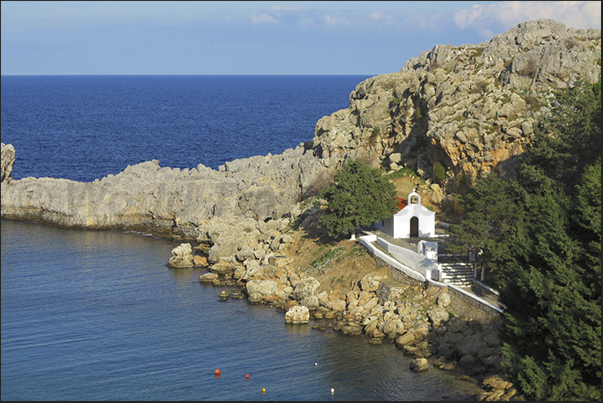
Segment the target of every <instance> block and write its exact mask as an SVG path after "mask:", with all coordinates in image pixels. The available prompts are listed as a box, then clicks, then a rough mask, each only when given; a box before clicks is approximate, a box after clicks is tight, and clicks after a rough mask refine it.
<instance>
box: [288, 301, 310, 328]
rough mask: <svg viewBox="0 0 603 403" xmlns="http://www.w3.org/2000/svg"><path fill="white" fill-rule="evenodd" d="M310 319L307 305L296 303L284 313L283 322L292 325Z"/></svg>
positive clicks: (306, 321)
mask: <svg viewBox="0 0 603 403" xmlns="http://www.w3.org/2000/svg"><path fill="white" fill-rule="evenodd" d="M309 321H310V311H309V310H308V307H305V306H303V305H296V306H294V307H292V308H290V309H289V310H288V311H287V313H285V322H286V323H291V324H294V325H297V324H303V323H308V322H309Z"/></svg>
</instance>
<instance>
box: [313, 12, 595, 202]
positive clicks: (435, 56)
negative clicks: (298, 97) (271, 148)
mask: <svg viewBox="0 0 603 403" xmlns="http://www.w3.org/2000/svg"><path fill="white" fill-rule="evenodd" d="M600 77H601V31H600V30H598V29H589V30H576V29H571V28H570V29H566V27H565V25H564V24H562V23H559V22H556V21H552V20H537V21H528V22H525V23H521V24H519V25H518V26H516V27H515V28H513V29H511V30H509V31H507V32H505V33H503V34H501V35H498V36H496V37H494V38H493V39H492V40H490V41H489V42H483V43H480V44H477V45H463V46H459V47H454V46H450V45H438V46H435V47H434V48H433V49H432V50H431V51H425V52H422V53H421V54H420V55H419V56H418V57H415V58H412V59H410V60H409V61H407V62H406V64H405V65H404V67H403V68H402V69H401V70H400V71H399V72H397V73H392V74H385V75H380V76H376V77H373V78H370V79H368V80H366V81H364V82H362V83H360V84H358V86H357V87H356V89H355V90H354V91H353V92H352V93H351V94H350V107H349V108H347V109H343V110H340V111H337V112H335V113H333V114H332V115H330V116H326V117H323V118H322V119H320V120H319V121H318V123H317V124H316V132H315V137H314V142H313V146H314V148H315V151H316V153H317V155H319V156H320V157H321V158H322V159H324V163H325V165H326V166H330V167H333V166H339V165H340V164H341V163H342V161H344V160H345V159H346V158H350V157H360V158H363V159H365V160H368V161H371V162H372V164H373V165H375V166H377V165H381V166H385V167H387V168H389V169H392V170H397V169H399V168H401V167H409V168H411V169H413V170H416V171H417V172H418V173H419V174H420V175H421V176H423V177H424V178H426V179H430V180H432V181H436V175H435V173H434V167H435V166H436V164H437V163H439V164H440V165H442V166H443V167H444V168H445V170H446V177H445V178H444V179H442V178H440V179H439V180H438V181H439V182H440V184H441V185H442V186H443V187H444V188H445V190H446V191H447V192H458V191H463V190H464V189H466V188H467V186H470V185H472V184H473V183H474V181H475V180H476V179H477V178H480V177H483V176H485V175H486V174H488V173H489V172H491V171H496V172H498V173H499V174H500V175H505V174H508V173H510V171H511V169H512V164H511V163H512V162H513V160H514V157H515V156H517V155H519V154H520V153H522V152H523V151H524V150H525V148H526V146H527V145H528V144H529V143H530V141H531V140H532V135H533V124H534V123H536V122H537V121H538V120H539V119H543V118H546V115H547V113H548V112H549V110H550V108H551V107H552V105H551V101H552V99H553V98H552V97H553V91H554V90H555V89H558V88H567V87H570V86H572V85H573V84H574V83H575V81H576V80H577V79H578V78H582V79H585V80H587V81H589V82H591V83H594V82H597V81H598V80H599V79H600Z"/></svg>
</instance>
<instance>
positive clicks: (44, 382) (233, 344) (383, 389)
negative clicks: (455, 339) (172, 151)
mask: <svg viewBox="0 0 603 403" xmlns="http://www.w3.org/2000/svg"><path fill="white" fill-rule="evenodd" d="M1 227H2V237H1V239H2V245H1V251H2V260H1V261H2V316H1V319H2V343H1V347H2V352H1V354H2V388H1V391H2V392H1V393H2V400H370V401H373V400H463V399H467V398H468V397H469V394H468V393H469V392H467V390H466V389H465V388H466V386H465V384H464V383H463V382H459V381H456V380H455V379H454V376H453V375H452V374H450V373H445V372H441V371H438V370H435V369H433V368H432V369H430V370H429V371H428V372H426V373H420V374H417V373H413V372H411V371H410V370H409V368H408V364H409V362H410V359H409V358H408V357H406V356H404V355H403V354H402V351H401V350H399V349H396V347H395V346H394V345H392V344H391V343H384V344H383V345H380V346H372V345H369V344H368V343H367V342H366V339H365V338H364V336H357V337H349V336H343V335H341V334H340V333H337V332H334V331H333V330H331V329H327V330H326V331H320V330H316V329H311V327H310V325H286V324H285V323H284V314H283V313H279V312H277V311H276V310H274V309H271V308H267V307H265V306H256V305H250V304H248V303H247V301H246V300H245V299H242V300H228V301H221V300H220V299H219V298H218V294H219V293H220V292H221V291H222V290H223V288H219V287H212V286H204V285H201V284H200V283H199V281H198V279H199V275H200V274H202V273H203V272H202V271H201V270H192V269H185V270H171V269H169V268H167V267H166V265H165V263H166V262H167V260H168V258H169V256H171V254H170V251H171V249H172V248H173V247H174V246H176V243H174V242H171V241H168V240H165V239H158V238H155V237H151V236H146V235H143V234H135V233H122V232H118V231H79V230H66V229H59V228H54V227H49V226H45V225H40V224H36V223H27V222H17V221H9V220H2V224H1ZM315 363H316V364H317V365H315ZM218 367H219V368H220V370H221V371H222V375H221V376H220V378H216V377H215V376H214V370H215V369H216V368H218ZM246 374H249V375H250V378H249V379H248V380H247V379H246V378H245V375H246ZM262 388H266V393H265V394H263V393H262ZM331 388H334V389H335V393H334V394H331Z"/></svg>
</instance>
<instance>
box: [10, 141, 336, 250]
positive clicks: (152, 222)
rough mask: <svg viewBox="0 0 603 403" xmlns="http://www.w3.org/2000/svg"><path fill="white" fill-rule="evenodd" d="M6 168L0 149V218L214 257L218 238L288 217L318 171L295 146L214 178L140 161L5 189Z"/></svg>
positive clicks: (230, 166)
mask: <svg viewBox="0 0 603 403" xmlns="http://www.w3.org/2000/svg"><path fill="white" fill-rule="evenodd" d="M11 155H12V157H11ZM11 158H12V159H11ZM5 160H6V161H7V163H6V165H5V163H4V161H5ZM10 161H14V149H13V148H12V146H11V145H7V146H5V145H4V144H3V145H2V167H3V171H2V172H3V181H2V217H4V218H12V219H23V220H34V221H41V222H46V223H49V224H54V225H60V226H65V227H75V228H89V229H110V228H120V229H130V230H138V231H144V232H150V233H154V234H158V235H172V236H180V237H184V238H188V239H197V237H202V238H203V237H205V238H208V237H209V238H211V240H212V241H216V240H217V239H218V238H221V244H222V247H223V248H226V249H228V251H226V252H223V253H222V255H223V254H230V253H231V252H232V248H229V245H230V244H232V242H229V241H228V240H227V239H226V238H227V237H228V236H229V235H227V234H226V232H228V233H229V234H230V236H231V237H232V236H236V237H239V238H240V236H241V234H245V233H246V232H245V231H247V227H248V226H249V225H251V227H253V228H254V230H255V228H256V227H258V226H261V225H262V224H264V223H266V222H268V221H270V220H279V219H281V218H283V217H291V216H292V215H294V214H296V206H297V203H298V202H299V201H300V200H301V199H302V196H303V194H304V192H306V191H307V190H308V189H309V188H310V187H311V186H312V183H313V179H314V177H316V176H317V175H319V174H320V173H321V172H324V171H325V168H324V167H323V166H322V165H321V164H320V163H319V162H318V161H317V159H316V158H315V157H314V156H313V155H312V153H311V152H307V150H306V149H305V148H304V147H303V146H298V147H297V148H295V149H288V150H286V151H285V152H284V153H283V154H280V155H275V156H273V155H267V156H264V157H252V158H247V159H242V160H235V161H231V162H228V163H226V164H225V165H223V166H221V167H220V169H219V170H217V171H216V170H212V169H210V168H207V167H205V166H203V165H202V164H199V166H198V167H197V168H193V169H183V170H181V169H179V168H174V169H172V168H168V167H160V166H159V161H157V160H153V161H147V162H143V163H140V164H137V165H134V166H128V167H127V168H126V169H125V170H124V171H123V172H120V173H119V174H117V175H108V176H107V177H104V178H102V179H101V180H95V181H94V182H76V181H71V180H67V179H54V178H32V177H29V178H24V179H21V180H14V181H9V179H10V176H9V174H10V168H11V167H12V162H10ZM5 178H6V180H5ZM214 219H215V220H217V221H216V222H215V223H212V224H210V222H211V221H212V220H214ZM220 223H222V224H225V223H231V224H232V223H234V225H228V226H227V227H228V228H229V230H228V231H224V228H225V227H226V225H220ZM250 223H251V224H250ZM251 227H249V228H251ZM216 228H220V231H218V230H217V229H216ZM241 230H242V231H241ZM208 234H210V235H208ZM234 234H236V235H234ZM216 249H218V248H216ZM212 252H213V253H210V260H212V259H213V260H214V261H217V260H219V255H220V253H219V252H218V251H212ZM214 255H215V256H216V257H214Z"/></svg>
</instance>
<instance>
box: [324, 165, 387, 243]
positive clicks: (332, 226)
mask: <svg viewBox="0 0 603 403" xmlns="http://www.w3.org/2000/svg"><path fill="white" fill-rule="evenodd" d="M323 197H324V198H325V200H327V203H328V206H327V209H326V211H325V212H324V214H323V215H322V217H321V218H320V222H321V224H323V225H324V226H325V228H326V229H327V231H328V233H329V235H330V236H332V237H338V236H342V235H346V234H350V233H351V232H352V231H354V230H355V229H356V228H357V227H359V226H362V225H371V224H373V223H375V222H377V221H379V220H382V219H384V218H388V217H391V216H392V215H393V214H394V213H396V212H397V210H398V208H397V204H396V187H395V186H394V184H393V183H391V182H390V181H389V179H387V178H386V177H385V176H383V175H382V171H381V170H380V169H375V168H371V167H370V166H369V165H367V164H365V163H364V162H362V161H360V160H352V161H350V162H349V163H347V164H346V165H345V166H344V167H343V168H341V169H340V170H339V172H338V173H337V175H336V176H335V179H334V181H333V184H332V185H330V186H328V187H327V188H325V189H324V191H323Z"/></svg>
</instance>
